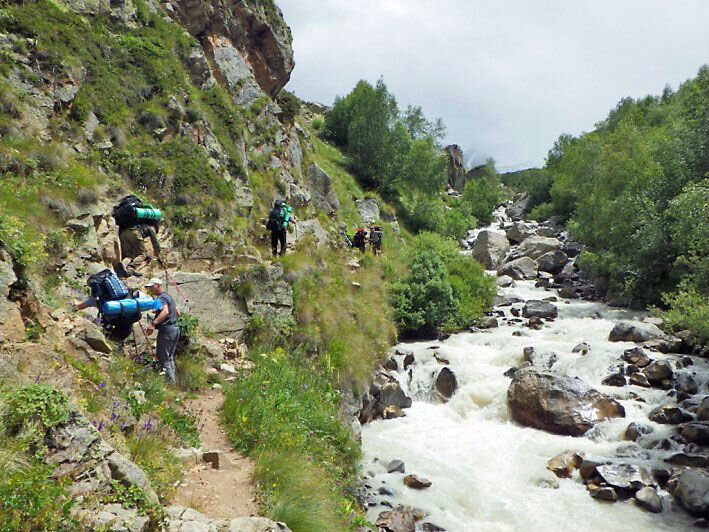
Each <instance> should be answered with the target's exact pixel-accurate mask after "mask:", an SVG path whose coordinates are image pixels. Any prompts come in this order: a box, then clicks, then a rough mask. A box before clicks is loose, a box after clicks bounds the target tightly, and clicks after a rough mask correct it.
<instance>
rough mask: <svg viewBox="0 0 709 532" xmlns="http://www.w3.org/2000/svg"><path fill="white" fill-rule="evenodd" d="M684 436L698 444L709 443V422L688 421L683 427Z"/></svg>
mask: <svg viewBox="0 0 709 532" xmlns="http://www.w3.org/2000/svg"><path fill="white" fill-rule="evenodd" d="M681 434H682V437H683V438H684V439H685V440H687V441H691V442H692V443H696V444H698V445H709V423H706V422H699V423H687V424H686V425H685V426H684V427H682V432H681Z"/></svg>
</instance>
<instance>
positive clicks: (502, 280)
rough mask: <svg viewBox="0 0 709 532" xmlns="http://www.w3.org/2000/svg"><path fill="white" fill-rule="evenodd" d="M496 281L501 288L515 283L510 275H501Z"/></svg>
mask: <svg viewBox="0 0 709 532" xmlns="http://www.w3.org/2000/svg"><path fill="white" fill-rule="evenodd" d="M496 282H497V286H499V287H500V288H507V287H510V286H514V285H515V281H514V279H512V277H510V276H509V275H501V276H500V277H498V278H497V281H496Z"/></svg>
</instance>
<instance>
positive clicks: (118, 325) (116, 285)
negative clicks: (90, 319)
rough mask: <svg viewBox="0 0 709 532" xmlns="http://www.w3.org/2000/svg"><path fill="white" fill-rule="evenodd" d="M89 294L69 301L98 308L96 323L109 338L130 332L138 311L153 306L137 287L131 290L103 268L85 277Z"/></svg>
mask: <svg viewBox="0 0 709 532" xmlns="http://www.w3.org/2000/svg"><path fill="white" fill-rule="evenodd" d="M86 284H87V286H88V287H89V288H90V289H91V296H90V297H89V298H87V299H85V300H84V301H76V300H75V301H72V304H73V306H74V308H75V309H76V310H83V309H86V308H89V307H95V308H97V309H98V318H97V320H96V323H97V324H98V325H101V326H102V327H103V329H104V330H105V331H106V333H107V336H108V337H109V338H110V339H111V340H115V341H118V342H122V341H124V340H125V339H126V338H128V336H130V334H131V333H132V332H133V324H134V323H135V322H137V321H138V320H139V319H140V316H141V312H144V311H145V310H149V309H153V308H155V303H154V302H153V300H152V299H150V298H147V297H145V296H144V294H142V293H141V292H140V291H138V290H133V291H131V290H130V289H129V288H128V287H127V286H126V285H125V283H124V282H123V281H121V279H120V278H119V277H118V275H116V273H115V272H113V271H111V270H109V269H105V270H102V271H100V272H97V273H95V274H93V275H90V276H89V278H88V279H87V281H86Z"/></svg>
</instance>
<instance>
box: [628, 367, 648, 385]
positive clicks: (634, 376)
mask: <svg viewBox="0 0 709 532" xmlns="http://www.w3.org/2000/svg"><path fill="white" fill-rule="evenodd" d="M636 369H637V367H636ZM629 379H630V384H634V385H635V386H640V387H642V388H649V387H650V382H649V381H648V380H647V377H646V376H645V375H643V374H642V373H631V374H630V377H629Z"/></svg>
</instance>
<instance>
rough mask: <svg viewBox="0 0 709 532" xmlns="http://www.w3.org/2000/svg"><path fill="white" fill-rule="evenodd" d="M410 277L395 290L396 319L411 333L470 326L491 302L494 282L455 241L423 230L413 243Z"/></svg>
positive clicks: (427, 332) (410, 256)
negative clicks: (462, 252)
mask: <svg viewBox="0 0 709 532" xmlns="http://www.w3.org/2000/svg"><path fill="white" fill-rule="evenodd" d="M408 265H409V270H410V273H409V275H408V276H407V277H406V278H404V279H402V280H401V281H398V282H396V283H394V285H393V286H392V290H391V297H392V304H393V306H394V312H395V318H396V320H397V322H398V324H399V326H400V327H401V328H402V329H403V330H405V331H409V332H417V333H425V334H430V333H431V332H433V331H434V330H435V329H437V328H440V327H445V328H458V327H464V326H467V325H470V324H471V323H472V322H473V321H474V320H475V319H476V318H478V317H480V316H481V315H482V314H483V313H484V312H485V311H486V310H488V309H489V308H490V306H491V305H492V299H493V297H494V295H495V287H494V281H493V280H492V279H490V278H488V277H487V276H486V275H485V273H484V271H483V268H482V267H481V266H480V265H479V264H477V263H476V262H475V261H474V260H472V259H471V258H470V257H465V256H463V255H461V254H460V253H459V252H458V250H457V249H456V246H455V244H454V243H453V242H451V241H450V240H445V239H443V238H442V237H440V236H438V235H436V234H434V233H422V234H420V235H418V236H417V237H416V238H415V239H414V241H413V242H412V251H411V252H410V254H409V258H408Z"/></svg>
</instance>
